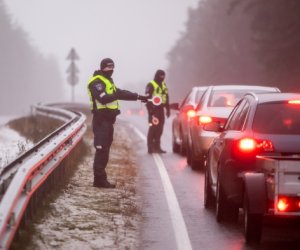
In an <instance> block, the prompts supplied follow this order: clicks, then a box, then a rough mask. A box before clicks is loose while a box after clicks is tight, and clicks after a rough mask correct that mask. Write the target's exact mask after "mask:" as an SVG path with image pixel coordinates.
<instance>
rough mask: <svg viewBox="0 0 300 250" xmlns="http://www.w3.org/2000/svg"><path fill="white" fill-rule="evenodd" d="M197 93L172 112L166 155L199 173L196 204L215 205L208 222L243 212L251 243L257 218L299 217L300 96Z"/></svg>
mask: <svg viewBox="0 0 300 250" xmlns="http://www.w3.org/2000/svg"><path fill="white" fill-rule="evenodd" d="M204 88H205V91H204V92H203V94H202V96H201V98H200V99H199V101H198V104H197V105H195V104H193V105H189V104H185V103H188V102H187V99H188V98H186V99H185V101H184V102H183V103H182V104H181V106H180V107H181V108H180V109H178V113H177V114H176V117H175V118H174V120H173V130H172V131H173V138H174V139H173V151H174V152H179V153H181V154H184V153H186V156H187V163H188V164H189V165H190V166H191V167H192V168H193V169H203V170H204V172H205V182H204V183H205V184H204V188H203V189H204V207H205V208H211V207H215V214H216V220H217V221H218V222H222V221H224V219H225V218H226V219H228V218H230V219H233V220H237V219H238V218H239V212H240V211H243V219H244V231H245V238H246V241H247V242H253V241H254V242H258V241H260V238H261V234H262V228H263V218H264V216H265V215H271V216H287V217H294V216H296V217H300V182H299V179H300V167H299V166H300V94H295V93H281V92H280V91H279V89H278V88H276V87H264V86H251V85H248V86H244V85H243V86H241V85H220V86H208V87H204ZM185 106H188V107H189V108H190V109H191V110H193V112H192V116H187V110H186V109H184V107H185ZM183 113H184V114H183ZM179 117H181V118H180V119H179ZM179 121H180V122H179ZM181 124H184V125H183V126H182V125H181ZM178 131H180V133H179V132H178ZM175 133H177V134H176V135H174V134H175ZM183 136H185V137H184V139H183ZM183 141H184V142H183ZM182 142H183V143H182ZM179 149H180V150H179Z"/></svg>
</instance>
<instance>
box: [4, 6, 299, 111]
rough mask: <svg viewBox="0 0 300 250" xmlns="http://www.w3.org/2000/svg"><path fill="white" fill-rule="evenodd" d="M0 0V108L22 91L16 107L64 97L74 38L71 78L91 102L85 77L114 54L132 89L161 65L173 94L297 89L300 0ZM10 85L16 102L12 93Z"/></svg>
mask: <svg viewBox="0 0 300 250" xmlns="http://www.w3.org/2000/svg"><path fill="white" fill-rule="evenodd" d="M2 3H5V4H6V8H5V9H4V10H3V8H0V11H1V12H3V14H2V13H0V14H1V15H0V18H1V22H0V28H1V41H0V49H1V51H2V52H3V53H2V54H1V55H2V56H1V58H0V65H1V67H0V79H1V90H2V91H1V94H2V95H3V98H2V97H1V98H0V102H1V103H0V104H1V105H0V112H2V111H3V108H6V109H7V108H8V107H9V108H11V107H12V106H14V105H15V104H19V105H20V101H21V104H22V105H23V107H26V106H28V105H30V104H32V103H35V102H38V101H43V102H45V101H60V100H65V101H70V100H71V87H70V85H69V84H68V82H67V76H68V75H67V74H66V70H67V68H68V67H69V64H70V61H67V60H66V57H67V55H68V53H69V51H70V50H71V48H75V50H76V52H77V54H78V55H79V57H80V60H78V61H76V65H77V68H78V69H79V74H78V77H79V82H78V84H77V85H76V87H75V101H80V102H86V103H87V102H88V96H87V91H86V85H87V82H88V80H89V78H90V77H91V75H92V74H93V72H94V70H96V69H98V68H99V63H100V61H101V59H102V58H105V57H111V58H112V59H113V60H114V61H115V64H116V68H115V73H114V75H113V78H114V80H115V83H116V85H117V86H118V87H119V88H123V89H127V90H132V91H136V92H139V93H144V89H145V85H146V84H147V83H148V82H149V81H150V80H151V79H152V78H153V76H154V72H155V71H156V70H157V69H158V68H160V69H165V70H166V72H167V78H166V82H167V85H168V87H169V90H170V99H171V102H173V101H182V99H183V97H184V96H185V95H186V94H187V92H188V91H189V90H190V89H191V87H193V86H196V85H198V86H201V85H202V86H203V85H205V86H207V85H220V84H242V85H245V84H253V85H265V86H274V87H278V88H280V89H281V90H282V91H287V92H291V91H297V92H300V87H299V86H300V85H299V83H298V82H299V79H300V70H299V64H300V54H299V51H300V43H299V41H300V33H299V30H300V1H298V0H273V1H263V2H262V1H261V0H127V1H123V0H110V1H100V0H89V1H83V0H76V1H75V0H64V1H59V0H51V1H42V0H27V1H22V0H0V7H2V5H3V4H2ZM29 89H30V91H29ZM6 92H7V93H10V95H7V94H6ZM24 93H26V94H25V95H24ZM11 95H12V96H14V97H15V100H18V101H19V102H16V101H14V102H10V99H11ZM7 103H10V106H7V105H6V104H7ZM127 103H131V102H127ZM132 104H133V103H132ZM135 105H136V103H135Z"/></svg>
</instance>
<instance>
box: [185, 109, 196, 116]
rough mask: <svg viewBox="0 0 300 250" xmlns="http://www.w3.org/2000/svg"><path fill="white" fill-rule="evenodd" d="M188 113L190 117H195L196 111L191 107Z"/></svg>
mask: <svg viewBox="0 0 300 250" xmlns="http://www.w3.org/2000/svg"><path fill="white" fill-rule="evenodd" d="M186 115H187V116H188V117H189V118H192V117H195V115H196V111H195V110H193V109H190V110H189V111H188V112H187V113H186Z"/></svg>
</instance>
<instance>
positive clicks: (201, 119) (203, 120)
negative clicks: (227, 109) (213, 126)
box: [199, 115, 212, 124]
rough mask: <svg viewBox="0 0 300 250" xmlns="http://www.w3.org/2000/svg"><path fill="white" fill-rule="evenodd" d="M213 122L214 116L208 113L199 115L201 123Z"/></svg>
mask: <svg viewBox="0 0 300 250" xmlns="http://www.w3.org/2000/svg"><path fill="white" fill-rule="evenodd" d="M211 122H212V118H211V117H210V116H207V115H203V116H200V117H199V123H200V124H208V123H211Z"/></svg>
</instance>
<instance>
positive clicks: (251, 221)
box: [244, 192, 263, 243]
mask: <svg viewBox="0 0 300 250" xmlns="http://www.w3.org/2000/svg"><path fill="white" fill-rule="evenodd" d="M262 221H263V214H253V213H250V212H249V199H248V195H247V194H246V192H245V194H244V232H245V239H246V242H247V243H259V242H260V240H261V234H262Z"/></svg>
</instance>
